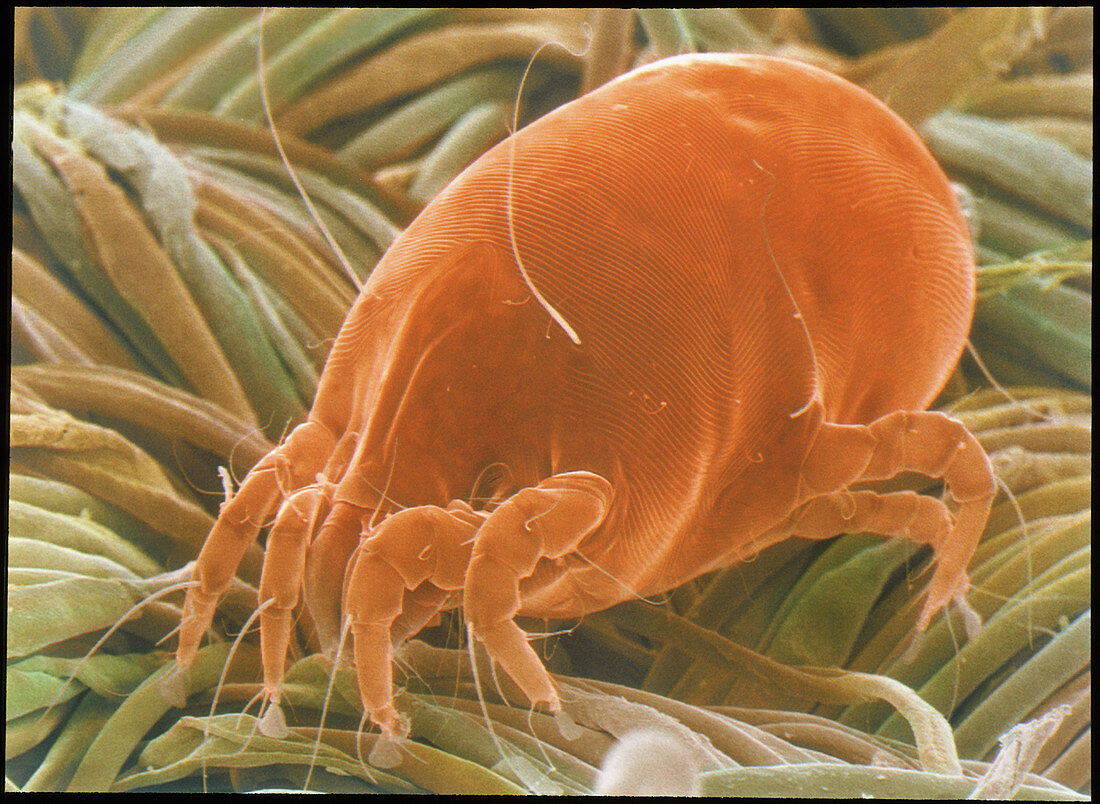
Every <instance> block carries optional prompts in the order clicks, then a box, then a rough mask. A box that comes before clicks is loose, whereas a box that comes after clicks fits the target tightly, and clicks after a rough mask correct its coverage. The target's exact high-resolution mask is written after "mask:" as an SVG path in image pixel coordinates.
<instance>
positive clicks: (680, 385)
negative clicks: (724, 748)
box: [177, 54, 994, 735]
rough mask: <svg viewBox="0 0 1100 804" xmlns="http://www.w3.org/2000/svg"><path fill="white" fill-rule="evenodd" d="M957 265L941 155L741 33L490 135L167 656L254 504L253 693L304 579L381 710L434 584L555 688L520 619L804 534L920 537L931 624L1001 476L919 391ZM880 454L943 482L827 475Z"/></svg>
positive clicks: (242, 506) (213, 592)
mask: <svg viewBox="0 0 1100 804" xmlns="http://www.w3.org/2000/svg"><path fill="white" fill-rule="evenodd" d="M974 287H975V274H974V266H973V257H972V253H971V248H970V239H969V234H968V231H967V226H966V223H965V220H964V219H963V216H962V214H961V212H960V210H959V207H958V204H957V203H956V200H955V197H954V194H953V191H952V189H951V187H950V185H949V184H948V181H947V179H946V178H945V177H944V175H943V173H942V172H941V171H940V169H939V168H938V166H937V165H936V164H935V162H934V160H933V159H932V157H931V156H930V155H929V154H928V152H927V151H926V150H925V148H924V147H923V145H922V144H921V142H920V140H919V139H918V137H917V135H916V134H915V133H914V132H913V131H912V130H911V129H910V128H909V127H908V126H907V125H905V124H904V123H903V122H902V121H901V120H900V119H899V118H898V117H896V116H895V115H894V114H893V113H892V112H891V111H890V110H889V109H887V107H885V106H884V105H883V104H882V103H880V102H879V101H877V100H875V99H874V98H873V97H872V96H870V95H869V94H867V93H866V92H864V91H863V90H861V89H859V88H857V87H855V86H854V85H852V84H850V83H848V82H846V81H844V80H842V79H840V78H838V77H836V76H833V75H831V74H829V73H826V72H824V71H821V70H819V69H816V68H812V67H809V66H806V65H804V64H800V63H797V62H793V61H788V60H784V59H779V58H772V57H763V56H745V55H730V54H720V55H706V56H700V55H692V56H683V57H676V58H673V59H668V60H665V61H663V62H658V63H656V64H653V65H649V66H647V67H644V68H641V69H639V70H636V71H634V72H632V73H629V74H627V75H625V76H622V77H620V78H618V79H616V80H614V81H612V82H610V83H608V84H606V85H605V86H603V87H601V88H600V89H598V90H596V91H594V92H592V93H590V94H588V95H586V96H584V97H582V98H579V99H578V100H575V101H573V102H572V103H569V104H567V105H566V106H563V107H561V108H559V109H557V110H555V111H554V112H551V113H550V114H548V115H546V116H545V117H543V118H541V119H540V120H538V121H536V122H535V123H533V124H531V125H530V126H528V127H527V128H525V129H523V130H522V131H520V132H519V133H518V134H516V135H515V136H513V137H512V138H510V139H509V140H507V141H505V142H503V143H501V144H500V145H498V146H497V147H495V148H494V149H492V150H491V151H489V152H488V153H486V154H485V155H484V156H482V157H481V158H480V159H478V160H477V161H476V162H475V163H474V164H473V165H471V166H470V167H469V168H468V169H467V170H466V171H465V172H463V173H462V175H460V176H459V177H458V178H457V179H456V180H455V181H454V182H452V184H451V185H450V186H449V187H447V188H446V189H445V190H444V191H443V192H442V193H440V195H439V196H438V197H437V198H436V199H434V200H433V201H432V202H431V203H430V204H429V205H428V206H427V207H426V208H425V209H424V211H423V213H422V214H421V215H420V216H419V217H418V218H417V219H416V220H415V221H414V222H413V223H412V224H411V225H410V226H409V227H408V229H407V230H406V231H405V232H404V233H403V234H402V235H401V237H399V238H398V240H397V241H396V242H395V243H394V244H393V246H392V248H391V249H390V250H389V252H388V253H387V254H386V255H385V257H384V258H383V259H382V261H381V262H380V263H379V265H378V266H377V268H376V269H375V271H374V273H373V274H372V275H371V277H370V280H369V282H368V283H367V285H366V287H365V288H364V290H363V292H362V294H361V295H360V297H359V299H358V300H357V301H356V303H355V305H354V307H353V308H352V310H351V312H350V313H349V315H348V317H347V319H346V321H345V322H344V325H343V328H342V329H341V331H340V334H339V337H338V338H337V340H336V342H335V344H334V346H333V348H332V351H331V353H330V355H329V358H328V363H327V365H326V368H325V371H324V374H323V376H322V378H321V383H320V388H319V389H318V393H317V398H316V401H315V403H314V405H313V409H312V411H311V413H310V415H309V419H308V421H307V422H306V423H304V424H302V425H300V426H299V427H297V428H296V429H295V430H294V431H293V432H292V433H291V434H290V436H289V437H288V438H287V440H286V441H285V442H284V443H283V444H282V445H281V446H279V447H278V448H276V449H275V450H274V451H272V452H271V453H270V454H269V455H268V456H267V457H266V458H265V459H264V460H262V461H261V462H260V463H259V464H258V465H257V466H256V467H255V468H254V469H253V470H252V472H251V473H249V475H248V477H247V478H246V479H245V481H244V483H243V484H242V486H241V488H240V490H239V491H238V493H237V495H236V496H235V497H233V498H232V500H230V501H227V502H226V503H225V504H224V505H223V506H222V511H221V514H220V516H219V518H218V521H217V524H216V525H215V527H214V530H213V531H212V532H211V534H210V536H209V538H208V539H207V542H206V544H205V546H204V548H203V550H202V552H201V554H200V556H199V558H198V561H197V563H196V566H195V571H194V575H193V580H195V581H196V582H197V585H196V587H195V588H192V589H191V590H190V591H189V593H188V598H187V602H186V604H185V619H184V623H183V627H182V631H181V638H180V648H179V652H178V654H177V658H178V661H179V663H180V664H181V665H182V666H186V665H187V664H188V663H189V662H190V661H191V659H192V658H193V656H194V653H195V650H196V649H197V646H198V643H199V640H200V639H201V636H202V634H203V633H204V632H205V630H206V629H207V627H208V626H209V624H210V622H211V618H212V616H213V613H214V608H215V606H216V602H217V598H218V596H219V595H220V594H221V593H222V592H224V590H225V589H226V588H227V585H228V583H229V580H230V579H231V577H232V575H233V573H234V572H235V571H236V567H237V564H238V562H239V561H240V558H241V555H242V554H243V551H244V550H245V548H246V546H247V545H248V544H249V543H250V541H251V540H252V539H254V538H255V536H256V533H257V532H258V530H259V528H260V527H261V526H263V525H264V524H266V523H268V522H270V521H271V520H272V518H273V517H274V524H273V525H272V527H271V530H270V532H269V535H268V540H267V547H266V557H265V563H264V569H263V575H262V581H261V586H260V600H261V603H265V604H266V608H264V609H263V611H262V612H261V615H260V621H261V643H262V655H263V658H264V676H265V678H264V683H265V691H266V692H267V695H268V696H269V698H270V699H271V700H272V701H273V702H274V703H278V700H279V695H280V688H281V683H282V673H283V665H284V663H285V660H286V646H287V641H288V638H289V633H290V628H291V621H292V610H293V608H294V607H295V606H296V605H297V604H298V602H299V600H300V599H301V598H302V597H303V596H304V602H305V604H306V606H307V608H308V609H309V611H310V613H311V615H312V617H313V619H314V622H315V623H316V625H317V629H318V634H319V636H320V638H321V641H322V643H323V646H324V647H325V649H326V650H327V651H330V652H331V651H332V650H333V649H334V648H335V647H336V645H337V642H338V640H339V637H340V631H341V627H342V626H343V625H344V624H345V623H346V624H347V628H348V631H349V633H350V638H351V640H352V642H353V646H354V659H355V667H356V672H357V676H358V679H359V686H360V693H361V695H362V698H363V703H364V706H365V707H366V709H367V710H368V711H369V712H370V716H371V719H372V721H373V722H374V723H376V724H377V725H379V726H380V727H381V728H382V730H383V731H385V732H386V733H388V734H390V735H400V734H401V733H403V730H404V728H405V725H404V723H403V721H402V718H401V717H400V716H399V715H398V714H397V712H396V710H395V709H394V707H393V703H392V690H391V686H392V683H391V678H392V676H391V670H390V665H391V662H392V656H393V652H392V651H393V647H394V646H396V645H399V644H400V643H401V642H403V641H404V640H405V639H407V638H408V637H409V636H412V635H414V634H415V633H416V632H417V631H419V630H420V629H421V628H422V627H423V626H424V625H425V624H426V623H427V622H429V621H430V620H431V619H432V618H433V617H434V616H435V615H436V614H437V613H438V612H439V611H441V610H443V609H446V608H452V607H455V606H458V605H461V606H462V607H463V609H464V615H465V618H466V622H467V624H468V628H469V629H470V632H471V634H472V635H473V637H474V638H476V639H477V640H478V641H480V642H481V643H482V644H483V645H484V646H485V648H486V649H487V650H488V652H489V654H490V655H491V656H492V657H493V658H494V659H495V660H496V661H497V662H498V663H499V664H500V665H501V666H502V667H503V668H504V669H505V670H506V671H507V672H508V674H509V675H510V676H511V677H512V678H513V679H514V680H515V681H516V682H517V683H518V684H519V686H520V687H521V688H522V689H523V690H524V692H525V693H526V694H527V696H528V697H529V698H530V700H531V701H532V703H543V704H546V705H547V706H548V707H549V708H550V709H551V710H556V709H557V708H558V706H559V701H558V697H557V692H556V690H555V687H554V684H553V682H552V680H551V679H550V677H549V676H548V674H547V673H546V670H545V669H544V668H543V665H542V663H541V662H540V661H539V659H538V657H537V656H536V654H535V653H534V652H533V651H532V650H531V648H530V647H529V646H528V644H527V641H526V636H525V634H524V633H523V631H522V630H520V629H519V627H518V626H517V625H516V624H515V622H514V618H515V617H517V616H534V617H540V618H573V617H579V616H581V615H583V614H585V613H586V612H591V611H596V610H600V609H604V608H607V607H608V606H611V605H613V604H615V603H617V602H620V601H622V600H624V599H627V598H630V597H633V596H636V595H650V594H654V593H659V592H663V591H665V590H668V589H671V588H673V587H675V586H677V585H679V584H681V583H683V582H685V581H687V580H689V579H691V578H694V577H696V576H698V575H700V574H702V573H704V572H707V571H709V570H712V569H715V568H718V567H722V566H728V565H730V564H732V563H734V562H737V561H740V560H743V559H746V558H748V557H750V556H752V555H753V554H755V553H757V552H759V550H761V549H763V548H764V547H766V546H768V545H770V544H774V543H776V542H779V541H782V540H783V539H785V538H787V537H789V536H792V535H799V536H804V537H809V538H826V537H831V536H834V535H836V534H839V533H842V532H852V531H872V532H877V533H881V534H883V535H885V536H897V537H903V538H908V539H911V540H914V541H916V542H918V543H921V544H928V545H930V546H931V547H932V548H933V549H934V551H935V556H936V562H937V565H936V570H935V572H934V574H933V576H932V578H931V581H930V585H929V589H928V593H927V599H926V602H925V604H924V609H923V611H922V613H921V616H920V620H919V621H918V628H920V629H923V628H925V627H926V626H927V625H928V622H929V620H930V618H931V617H932V616H933V615H934V614H935V613H936V612H937V611H939V610H940V609H942V608H943V607H944V606H945V605H946V604H947V603H948V602H949V601H950V600H952V599H953V598H960V597H961V596H962V594H963V593H964V592H965V591H966V589H967V583H968V582H967V576H966V571H965V570H966V565H967V562H968V561H969V558H970V556H971V554H972V553H973V551H974V547H975V545H976V543H977V540H978V538H979V536H980V534H981V531H982V528H983V527H984V524H985V520H986V518H987V516H988V512H989V507H990V503H991V500H992V498H993V494H994V484H993V479H992V473H991V470H990V466H989V462H988V460H987V458H986V456H985V454H984V452H983V451H982V449H981V447H980V446H979V445H978V443H977V442H976V441H975V439H974V438H973V436H971V435H970V434H969V433H968V432H967V431H966V430H965V429H964V428H963V427H962V426H961V425H960V424H959V423H958V422H956V421H954V420H952V419H950V418H948V417H947V416H945V415H943V414H941V413H935V412H928V411H926V410H925V409H926V408H927V406H928V405H929V404H930V403H931V402H932V400H933V399H934V397H935V396H936V395H937V393H938V392H939V390H940V389H941V388H942V386H943V384H944V383H945V382H946V380H947V378H948V376H949V374H950V372H951V371H952V369H953V367H954V365H955V363H956V362H957V360H958V358H959V355H960V353H961V351H962V348H963V346H964V344H965V339H966V336H967V332H968V329H969V326H970V321H971V316H972V312H973V304H974ZM902 471H916V472H922V473H924V474H926V475H929V476H932V477H937V478H943V479H944V481H945V484H946V488H947V490H948V492H949V497H950V499H951V500H952V501H953V505H951V506H950V507H948V506H947V505H945V504H944V503H943V502H941V501H940V500H939V499H936V498H932V497H926V496H920V495H917V494H914V493H912V492H896V493H888V494H886V493H876V492H872V491H866V490H853V491H849V490H848V487H849V486H851V485H853V484H856V483H860V482H864V481H874V480H880V479H885V478H889V477H892V476H893V475H895V474H897V473H899V472H902ZM345 568H346V570H345Z"/></svg>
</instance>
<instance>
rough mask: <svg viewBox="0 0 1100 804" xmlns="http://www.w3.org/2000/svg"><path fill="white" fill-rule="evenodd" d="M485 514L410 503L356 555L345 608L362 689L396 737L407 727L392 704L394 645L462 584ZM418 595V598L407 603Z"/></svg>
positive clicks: (375, 717)
mask: <svg viewBox="0 0 1100 804" xmlns="http://www.w3.org/2000/svg"><path fill="white" fill-rule="evenodd" d="M483 521H484V518H483V516H482V515H480V514H477V513H475V512H473V511H471V510H470V509H469V507H468V506H466V505H464V504H462V503H452V504H451V507H449V508H439V507H437V506H431V505H428V506H420V507H417V508H406V509H405V510H403V511H399V512H397V513H396V514H393V515H392V516H390V517H389V518H387V519H386V520H384V521H383V522H382V523H381V524H380V525H378V527H376V528H375V529H374V531H372V532H371V534H370V535H369V536H368V537H367V538H366V539H364V540H363V541H362V542H361V543H360V545H359V548H358V549H357V550H356V553H355V556H354V558H353V559H352V565H351V568H350V570H349V575H348V581H347V584H346V591H345V594H344V612H345V616H346V617H347V618H348V620H349V622H350V630H351V636H352V643H353V655H354V659H355V674H356V679H357V681H358V685H359V695H360V697H361V699H362V701H363V707H364V708H365V709H366V710H367V712H368V713H369V715H370V719H371V722H373V723H374V724H375V725H377V726H378V727H379V728H380V729H381V730H382V731H383V733H385V734H387V735H389V736H391V737H399V736H402V735H403V734H404V733H405V730H406V724H405V723H404V720H403V719H402V718H401V716H400V715H399V714H398V713H397V710H396V709H395V708H394V706H393V668H392V662H393V647H394V644H395V642H397V641H398V640H403V639H404V638H405V637H406V636H408V635H410V634H411V633H415V631H414V630H412V629H416V630H419V629H420V627H422V625H423V624H424V623H425V622H427V621H428V620H430V619H431V618H432V617H434V616H435V614H436V613H438V611H439V610H440V608H441V607H442V606H443V605H444V604H445V603H446V602H447V601H448V600H449V599H450V597H451V594H452V593H453V592H455V591H457V590H460V589H461V588H462V584H463V579H464V577H465V573H466V566H467V564H468V563H469V560H470V553H471V550H472V547H473V540H474V534H475V533H476V532H477V527H478V526H479V525H480V524H481V523H482V522H483ZM410 593H411V595H410ZM411 598H412V599H415V604H414V605H412V607H411V609H410V610H406V608H405V607H406V605H407V602H408V601H409V600H410V599H411Z"/></svg>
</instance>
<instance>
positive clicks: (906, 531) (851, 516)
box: [775, 491, 952, 549]
mask: <svg viewBox="0 0 1100 804" xmlns="http://www.w3.org/2000/svg"><path fill="white" fill-rule="evenodd" d="M951 525H952V517H951V513H950V512H949V511H948V510H947V506H946V505H944V504H943V502H942V501H940V500H938V499H936V498H935V497H929V496H927V495H924V494H917V493H916V492H915V491H896V492H891V493H889V494H880V493H878V492H875V491H838V492H834V493H832V494H825V495H822V496H820V497H814V498H813V499H811V500H809V501H808V502H806V503H803V504H802V505H801V506H799V507H798V508H797V509H795V510H794V511H793V512H792V513H791V514H790V515H789V516H788V517H787V518H786V519H785V520H784V521H783V522H782V523H780V525H778V526H777V527H776V529H775V530H777V531H782V532H784V533H790V534H792V535H794V536H801V537H802V538H804V539H831V538H832V537H834V536H839V535H841V534H843V533H858V532H862V531H866V532H869V533H877V534H879V535H881V536H891V537H899V538H904V539H908V540H909V541H912V542H915V543H917V544H920V545H929V546H931V547H932V548H934V549H935V548H938V547H939V545H940V543H941V542H942V541H943V539H944V538H946V536H947V534H948V533H949V532H950V531H951Z"/></svg>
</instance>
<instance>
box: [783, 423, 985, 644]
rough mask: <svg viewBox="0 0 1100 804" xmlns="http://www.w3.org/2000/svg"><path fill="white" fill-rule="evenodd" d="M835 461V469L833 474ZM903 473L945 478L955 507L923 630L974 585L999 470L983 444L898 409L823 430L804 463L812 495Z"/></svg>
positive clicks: (938, 545) (939, 548)
mask: <svg viewBox="0 0 1100 804" xmlns="http://www.w3.org/2000/svg"><path fill="white" fill-rule="evenodd" d="M830 461H833V462H835V463H836V465H837V467H838V468H837V469H836V470H830V468H829V464H830ZM901 472H919V473H921V474H923V475H927V476H929V477H932V478H941V479H942V480H943V481H944V485H945V488H946V491H947V494H948V496H949V497H950V499H951V501H952V502H953V503H954V505H953V506H952V508H951V511H952V513H951V519H952V523H951V527H950V528H949V530H948V532H947V533H946V534H944V535H943V537H942V538H939V539H938V540H936V542H935V544H933V548H934V550H935V554H936V569H935V571H934V572H933V575H932V579H931V581H930V583H929V586H928V596H927V598H926V600H925V603H924V608H923V609H922V610H921V614H920V617H919V618H918V621H917V629H918V631H923V630H924V629H925V628H927V626H928V624H929V622H931V619H932V617H933V616H934V615H935V614H936V613H937V612H938V611H940V610H941V609H942V608H943V607H944V606H946V605H947V604H948V603H949V602H950V601H951V600H953V599H955V600H960V601H961V600H962V599H963V595H964V594H965V593H966V590H967V589H968V587H969V580H968V578H967V574H966V565H967V564H968V563H969V562H970V557H971V556H972V555H973V554H974V550H975V548H976V547H977V544H978V541H979V539H980V538H981V535H982V531H983V530H984V528H985V523H986V520H987V519H988V517H989V509H990V507H991V505H992V503H993V497H994V496H995V494H996V485H995V483H994V480H993V469H992V467H991V466H990V464H989V458H988V457H987V456H986V454H985V450H983V449H982V447H981V444H979V443H978V441H977V439H976V438H974V436H973V435H972V434H971V433H970V432H969V431H968V430H967V429H966V428H965V427H963V426H962V424H961V423H959V422H957V421H956V420H954V419H952V418H950V417H949V416H946V415H944V414H943V413H939V412H936V411H897V412H895V413H891V414H888V415H886V416H883V417H882V418H880V419H876V420H875V421H873V422H871V423H870V424H868V425H826V426H824V427H823V428H822V433H821V434H820V436H819V438H818V439H817V440H816V441H815V443H814V445H813V446H812V447H811V450H810V453H809V454H808V455H807V459H806V461H805V462H804V465H803V473H802V475H803V478H802V479H803V483H804V486H805V488H806V489H807V490H811V489H812V490H821V491H825V492H827V491H830V490H837V489H841V488H845V487H846V486H848V485H849V484H850V483H852V482H872V481H877V480H887V479H889V478H891V477H894V476H895V475H897V474H899V473H901ZM831 474H832V476H830V475H831ZM830 484H831V485H832V489H829V486H830ZM808 496H812V495H808ZM800 501H801V500H800Z"/></svg>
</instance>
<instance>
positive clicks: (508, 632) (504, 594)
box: [463, 472, 612, 711]
mask: <svg viewBox="0 0 1100 804" xmlns="http://www.w3.org/2000/svg"><path fill="white" fill-rule="evenodd" d="M611 498H612V487H611V484H610V483H609V482H608V481H606V480H605V479H604V478H602V477H600V476H599V475H595V474H592V473H591V472H567V473H563V474H559V475H554V476H553V477H550V478H548V479H546V480H544V481H543V482H542V483H540V484H539V485H537V486H534V487H531V488H526V489H522V490H521V491H519V492H517V493H516V494H514V495H512V496H511V497H510V498H508V500H506V501H505V502H504V503H502V504H501V505H500V506H499V507H497V509H496V510H495V511H493V513H492V514H490V516H489V518H488V519H487V520H486V521H485V524H484V525H482V526H481V528H480V530H478V533H477V540H476V542H475V544H474V549H473V555H472V557H471V559H470V565H469V568H468V569H467V571H466V580H465V586H464V591H463V608H464V611H465V615H466V622H467V628H468V629H469V631H470V632H471V634H472V635H473V636H474V637H476V638H477V640H478V641H479V642H481V643H482V644H483V645H484V646H485V648H486V650H487V651H488V653H489V655H490V656H491V657H492V658H493V659H494V660H496V661H497V662H498V663H499V664H500V665H501V666H502V667H503V668H504V670H505V672H507V673H508V675H509V676H510V677H511V678H512V680H513V681H515V682H516V684H518V685H519V687H520V689H522V690H523V692H524V694H525V695H526V696H527V698H528V699H529V700H530V701H531V703H532V704H537V703H545V704H547V705H548V706H549V708H550V710H551V711H557V710H558V709H560V708H561V705H560V702H559V700H558V693H557V690H556V689H555V688H554V685H553V682H551V680H550V676H549V674H548V673H547V672H546V668H545V667H544V666H543V664H542V662H541V661H540V660H539V658H538V655H537V654H536V653H535V652H534V650H532V649H531V646H530V645H528V644H527V635H526V634H525V633H524V632H523V631H522V630H521V629H520V627H519V626H518V625H516V623H515V617H516V614H517V612H518V611H519V609H520V603H521V601H520V592H519V585H520V581H521V580H523V579H524V578H527V577H529V576H530V575H531V574H532V573H533V572H534V571H535V567H536V564H538V562H539V561H540V560H541V559H544V558H549V559H555V558H560V557H562V556H565V555H566V554H568V553H570V552H571V551H573V550H574V549H575V548H576V547H577V546H578V545H579V544H580V542H581V541H582V540H583V539H584V538H585V537H586V536H588V535H589V534H590V533H592V532H593V531H594V530H595V529H596V528H597V527H599V525H600V523H602V522H603V520H604V518H605V517H606V515H607V512H608V509H609V507H610V505H611Z"/></svg>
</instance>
